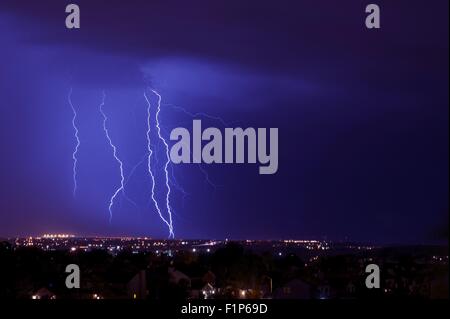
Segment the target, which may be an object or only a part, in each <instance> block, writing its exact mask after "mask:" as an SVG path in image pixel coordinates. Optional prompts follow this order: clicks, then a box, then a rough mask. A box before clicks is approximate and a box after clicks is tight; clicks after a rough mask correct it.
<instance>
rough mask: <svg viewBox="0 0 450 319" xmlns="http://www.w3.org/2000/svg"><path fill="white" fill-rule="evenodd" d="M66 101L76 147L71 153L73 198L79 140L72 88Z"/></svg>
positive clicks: (75, 184)
mask: <svg viewBox="0 0 450 319" xmlns="http://www.w3.org/2000/svg"><path fill="white" fill-rule="evenodd" d="M67 100H68V101H69V105H70V107H71V108H72V112H73V117H72V126H73V130H74V132H75V133H74V136H75V139H76V141H77V143H76V145H75V149H74V151H73V153H72V159H73V167H72V172H73V173H72V174H73V196H74V197H75V195H76V192H77V187H78V185H77V164H78V158H77V155H78V148H79V147H80V138H79V136H78V127H77V125H76V123H75V120H76V118H77V111H76V110H75V107H74V106H73V104H72V88H70V90H69V95H68V96H67Z"/></svg>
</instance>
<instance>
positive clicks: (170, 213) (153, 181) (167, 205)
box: [144, 90, 175, 238]
mask: <svg viewBox="0 0 450 319" xmlns="http://www.w3.org/2000/svg"><path fill="white" fill-rule="evenodd" d="M151 91H152V93H153V94H155V95H156V96H157V97H158V103H157V112H156V128H157V133H158V137H159V138H160V139H161V140H162V141H163V143H164V146H165V147H166V159H167V161H166V163H165V165H164V171H165V180H166V188H167V193H166V208H167V213H168V215H169V220H167V219H166V218H164V216H163V215H162V212H161V209H160V207H159V204H158V201H157V200H156V198H155V176H154V174H153V171H152V168H151V159H152V155H153V151H152V148H151V141H150V127H151V126H150V117H151V115H150V108H151V103H150V101H149V99H148V97H147V94H146V93H145V92H144V98H145V101H146V102H147V105H148V107H147V149H148V172H149V175H150V177H151V179H152V195H151V197H152V200H153V203H154V204H155V207H156V210H157V212H158V214H159V217H160V218H161V220H162V221H163V222H164V223H165V224H166V225H167V227H168V228H169V237H172V238H174V237H175V234H174V232H173V224H172V210H171V208H170V200H169V196H170V186H169V174H168V171H167V167H168V165H169V161H170V159H169V146H168V144H167V142H166V140H165V139H164V138H163V137H162V136H161V128H160V125H159V112H160V111H161V95H159V94H158V93H157V92H156V91H155V90H151Z"/></svg>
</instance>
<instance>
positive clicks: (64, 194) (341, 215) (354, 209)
mask: <svg viewBox="0 0 450 319" xmlns="http://www.w3.org/2000/svg"><path fill="white" fill-rule="evenodd" d="M372 2H374V3H377V4H379V5H380V7H381V29H379V30H368V29H366V28H365V25H364V20H365V16H366V13H365V10H364V9H365V6H366V5H367V4H368V3H372ZM372 2H368V1H339V3H338V2H337V1H331V0H330V1H323V0H321V1H317V0H314V1H303V0H295V1H234V0H233V1H151V0H148V1H97V0H96V1H93V0H91V1H84V0H74V1H71V2H70V1H49V0H45V1H44V0H40V1H23V0H20V1H17V0H15V1H10V0H2V1H1V2H0V96H1V100H0V101H1V102H0V150H1V156H0V163H1V166H0V190H1V192H0V217H1V219H0V237H2V236H3V237H5V236H16V235H38V234H42V233H49V232H52V233H55V232H68V233H75V234H80V235H140V236H149V237H160V238H166V237H167V235H168V233H167V228H166V227H165V226H164V225H163V223H162V222H161V220H160V219H159V217H158V216H157V214H156V212H155V210H154V208H153V206H152V205H151V202H150V201H149V200H150V197H149V196H150V188H151V183H150V179H149V176H148V174H147V171H146V164H145V163H144V164H143V165H141V166H138V167H137V168H136V169H135V171H134V174H133V175H132V176H131V177H130V179H129V181H128V184H127V187H126V192H127V195H128V196H129V197H130V198H132V199H133V200H134V201H135V202H136V203H137V204H138V208H136V207H135V206H133V205H131V204H130V203H129V202H128V201H126V200H125V199H123V198H122V199H119V200H118V202H117V205H116V206H114V216H113V219H112V222H111V223H109V214H108V202H109V198H110V196H111V195H112V193H113V192H114V190H115V189H116V188H117V186H118V185H119V176H118V166H117V162H115V161H114V159H113V157H112V153H111V148H110V147H109V145H108V143H107V141H106V139H105V135H104V133H103V130H102V117H101V114H100V113H99V110H98V107H99V104H100V102H101V98H102V91H103V90H104V91H105V94H106V99H105V106H104V110H105V113H106V114H107V115H108V118H109V121H108V126H109V128H110V134H111V137H112V139H113V140H114V141H115V143H116V145H117V148H118V155H119V156H120V157H121V159H122V160H123V162H124V170H125V175H126V177H127V178H128V177H129V175H130V172H131V170H132V168H133V167H134V166H135V165H136V164H137V163H138V162H139V161H141V159H142V158H143V157H144V156H145V155H146V137H145V134H146V119H145V116H146V103H145V99H144V95H143V93H144V91H145V89H146V88H147V87H148V86H151V87H153V88H155V89H156V90H158V92H159V93H160V94H161V95H162V105H161V107H162V110H161V121H162V126H163V134H165V136H166V137H167V136H168V134H169V133H170V130H171V129H172V128H174V127H178V126H184V127H187V128H190V127H191V124H192V118H191V117H190V116H188V115H187V114H186V113H184V112H182V111H180V109H179V108H177V107H183V108H184V109H185V110H187V111H188V112H191V113H197V112H205V113H208V114H211V115H214V116H218V117H221V118H222V119H223V120H224V121H225V122H227V123H228V124H229V127H236V126H241V127H255V128H256V127H267V128H270V127H277V128H279V169H278V172H277V173H276V174H274V175H259V174H258V165H257V164H240V165H223V164H222V165H221V164H216V165H203V166H201V167H200V168H199V167H198V166H196V165H193V164H184V165H183V164H181V165H176V166H174V167H173V171H171V173H170V174H171V179H173V178H175V179H176V181H177V182H178V184H179V185H180V186H181V187H182V188H183V189H184V190H185V191H186V192H187V194H186V195H183V194H182V192H180V190H179V189H178V188H175V187H174V185H172V186H173V187H172V190H173V191H172V197H171V198H172V204H173V210H174V212H175V215H174V227H175V235H176V238H231V239H233V238H234V239H238V238H251V239H278V238H299V239H301V238H317V239H332V240H351V241H366V242H374V243H428V242H435V241H438V240H445V239H446V234H448V228H447V227H448V213H449V210H448V192H449V187H448V177H449V171H448V162H449V153H448V145H449V140H448V127H449V126H448V124H449V122H448V121H449V119H448V116H449V114H448V110H449V109H448V106H449V100H448V85H449V79H448V70H449V65H448V55H449V50H448V1H447V0H434V1H406V0H405V1H378V0H377V1H372ZM68 3H76V4H78V5H79V6H80V8H81V29H79V30H68V29H66V28H65V23H64V21H65V18H66V13H65V6H66V5H67V4H68ZM70 88H72V90H73V94H72V101H73V104H74V106H75V107H76V108H77V110H78V118H77V124H78V127H79V131H80V132H79V135H80V141H81V145H80V149H79V157H78V192H77V195H76V198H73V196H72V188H73V182H72V152H73V149H74V146H75V144H76V141H75V138H74V134H73V127H72V125H71V121H72V111H71V108H70V105H69V104H68V100H67V97H68V93H69V90H70ZM196 118H198V119H202V122H203V125H204V126H217V127H219V128H223V125H222V124H221V122H219V121H215V120H214V119H206V118H204V117H201V116H197V117H196ZM159 159H161V158H159ZM205 172H206V173H207V174H208V175H209V179H206V178H205ZM173 181H174V180H172V182H173ZM212 184H214V186H213V185H212ZM119 197H120V196H119Z"/></svg>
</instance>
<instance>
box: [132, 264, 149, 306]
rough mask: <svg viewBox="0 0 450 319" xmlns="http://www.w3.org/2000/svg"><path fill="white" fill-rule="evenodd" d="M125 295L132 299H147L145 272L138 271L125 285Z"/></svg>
mask: <svg viewBox="0 0 450 319" xmlns="http://www.w3.org/2000/svg"><path fill="white" fill-rule="evenodd" d="M127 294H128V296H129V297H130V298H132V299H145V298H146V297H147V279H146V273H145V270H141V271H139V272H138V273H137V274H136V275H135V276H134V277H133V278H131V280H130V281H129V282H128V284H127Z"/></svg>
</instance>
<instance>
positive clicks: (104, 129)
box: [99, 91, 138, 222]
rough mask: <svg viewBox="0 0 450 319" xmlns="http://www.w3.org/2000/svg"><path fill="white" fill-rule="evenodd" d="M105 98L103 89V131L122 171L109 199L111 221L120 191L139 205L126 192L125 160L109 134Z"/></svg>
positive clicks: (100, 107) (101, 108)
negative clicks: (118, 184)
mask: <svg viewBox="0 0 450 319" xmlns="http://www.w3.org/2000/svg"><path fill="white" fill-rule="evenodd" d="M105 98H106V94H105V92H104V91H103V92H102V102H101V103H100V106H99V110H100V113H101V114H102V116H103V131H104V132H105V136H106V139H107V140H108V142H109V145H110V146H111V148H112V150H113V157H114V159H115V160H116V161H117V163H118V164H119V171H120V186H119V188H117V189H116V191H115V192H114V194H113V195H112V196H111V199H110V201H109V206H108V211H109V222H111V220H112V207H113V206H114V201H115V199H116V197H117V195H118V194H119V193H122V196H123V197H125V199H127V200H128V201H129V202H131V203H132V204H133V205H135V206H136V207H138V206H137V204H136V203H135V202H134V201H133V200H131V199H130V198H129V197H128V196H127V195H126V194H125V176H124V174H123V162H122V161H121V160H120V158H119V156H118V155H117V147H116V146H115V145H114V143H113V142H112V139H111V136H110V135H109V131H108V127H107V126H106V122H107V121H108V117H107V116H106V114H105V112H104V111H103V106H105Z"/></svg>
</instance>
